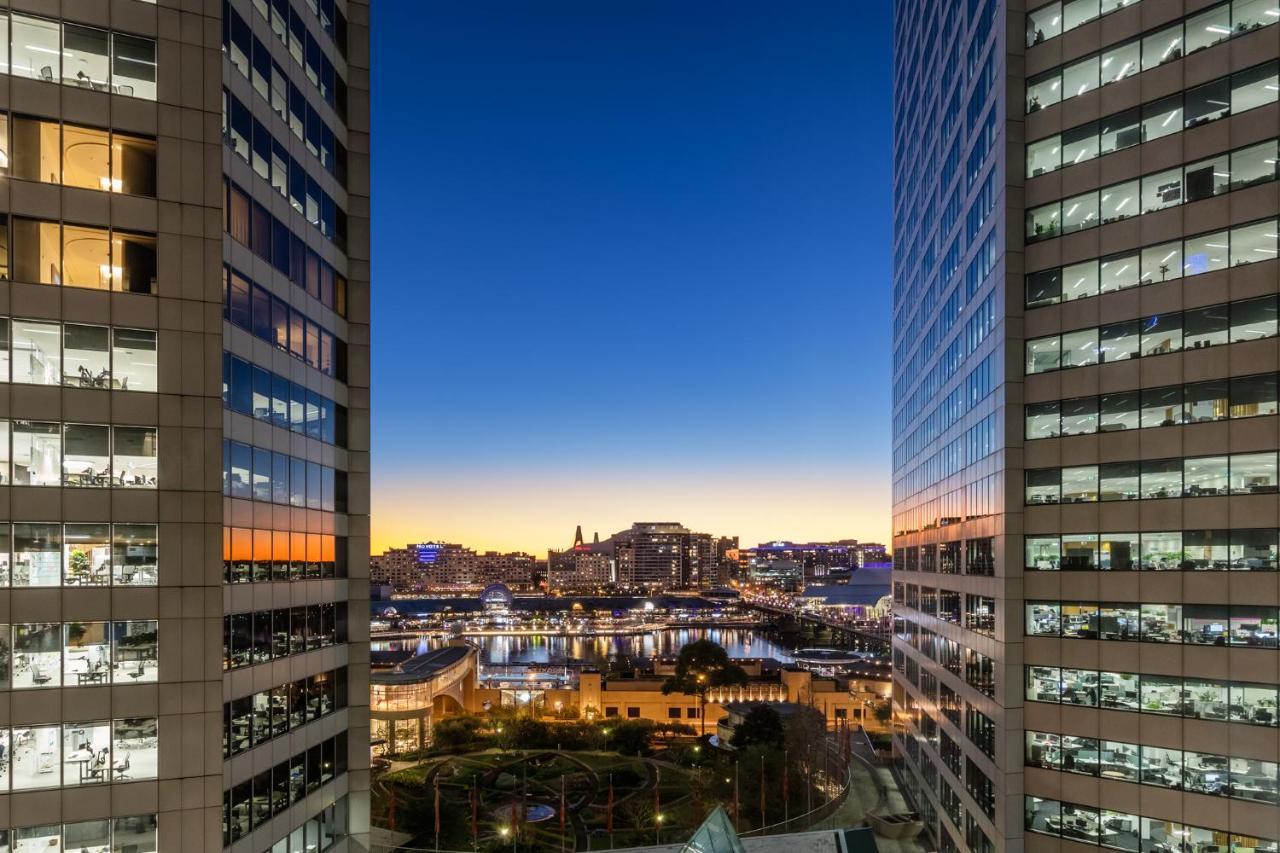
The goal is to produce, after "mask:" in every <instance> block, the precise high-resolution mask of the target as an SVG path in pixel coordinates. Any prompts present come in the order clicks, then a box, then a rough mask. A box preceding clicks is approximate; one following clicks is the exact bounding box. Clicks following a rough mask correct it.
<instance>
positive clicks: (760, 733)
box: [729, 705, 785, 749]
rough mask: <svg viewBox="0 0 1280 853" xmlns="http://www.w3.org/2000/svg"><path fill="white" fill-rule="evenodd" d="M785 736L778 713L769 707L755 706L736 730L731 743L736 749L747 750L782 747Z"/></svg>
mask: <svg viewBox="0 0 1280 853" xmlns="http://www.w3.org/2000/svg"><path fill="white" fill-rule="evenodd" d="M784 736H785V733H784V732H783V730H782V717H780V716H778V712H777V711H775V710H773V709H772V708H770V707H769V706H768V705H755V706H753V707H752V708H751V710H750V711H748V712H747V715H746V716H745V717H743V719H742V722H741V723H739V724H738V725H737V727H735V728H734V730H733V739H732V740H730V741H729V742H730V743H731V744H733V747H734V749H746V748H747V747H748V746H753V745H759V746H781V745H782V740H783V737H784Z"/></svg>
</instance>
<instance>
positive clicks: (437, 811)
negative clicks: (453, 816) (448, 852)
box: [435, 771, 440, 850]
mask: <svg viewBox="0 0 1280 853" xmlns="http://www.w3.org/2000/svg"><path fill="white" fill-rule="evenodd" d="M436 772H437V774H438V773H439V771H436ZM435 782H436V850H439V849H440V777H439V775H437V776H436V779H435Z"/></svg>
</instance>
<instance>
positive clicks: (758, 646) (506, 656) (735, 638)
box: [372, 628, 792, 666]
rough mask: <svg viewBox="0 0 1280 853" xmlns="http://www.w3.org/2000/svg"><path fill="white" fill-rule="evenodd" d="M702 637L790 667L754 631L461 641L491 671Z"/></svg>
mask: <svg viewBox="0 0 1280 853" xmlns="http://www.w3.org/2000/svg"><path fill="white" fill-rule="evenodd" d="M703 637H706V638H709V639H711V640H714V641H715V642H717V643H719V644H720V645H721V646H723V647H724V648H725V650H726V651H727V652H728V653H729V657H731V658H773V659H774V660H776V661H778V662H780V663H791V661H792V657H791V655H790V654H789V652H788V650H787V649H786V648H785V647H783V646H780V645H778V644H777V643H775V642H773V641H772V640H770V639H768V638H767V637H765V636H763V635H762V634H759V633H757V632H755V631H752V630H748V629H740V628H668V629H663V630H661V631H658V632H656V633H652V634H638V635H627V636H599V637H562V636H559V635H556V634H545V635H542V636H534V637H529V636H510V635H505V636H496V637H495V636H483V637H468V638H467V640H468V641H469V642H471V643H472V644H474V645H476V646H479V648H480V649H481V656H482V657H481V660H482V661H483V662H484V663H485V664H488V665H491V666H506V665H511V664H515V665H519V664H531V663H532V664H560V663H571V662H575V661H577V662H586V663H593V664H603V663H604V662H606V661H608V660H611V659H615V658H621V657H630V658H632V659H633V660H634V659H641V658H651V657H654V656H655V655H656V656H658V657H675V656H676V655H677V654H679V652H680V648H681V646H683V645H685V644H686V643H691V642H693V641H694V640H697V639H701V638H703ZM447 642H448V641H447V640H446V639H444V638H440V637H428V636H425V635H419V636H418V637H416V638H415V639H406V640H374V641H373V644H372V645H373V650H374V651H405V650H407V649H412V650H413V653H414V654H422V653H423V652H428V651H431V650H432V649H437V648H440V647H441V646H443V645H446V644H447Z"/></svg>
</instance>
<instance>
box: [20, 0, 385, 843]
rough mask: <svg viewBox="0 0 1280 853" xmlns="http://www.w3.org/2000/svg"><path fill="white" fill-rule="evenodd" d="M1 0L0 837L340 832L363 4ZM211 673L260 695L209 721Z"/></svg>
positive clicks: (359, 323)
mask: <svg viewBox="0 0 1280 853" xmlns="http://www.w3.org/2000/svg"><path fill="white" fill-rule="evenodd" d="M19 6H20V7H21V8H19V9H10V8H8V7H7V6H6V8H5V9H3V10H0V70H2V71H3V72H4V73H3V74H0V100H2V101H3V103H2V104H0V177H2V178H3V180H0V208H2V209H3V212H0V315H3V316H0V395H2V396H3V400H4V403H3V407H4V412H3V414H4V418H3V419H2V420H0V492H2V494H0V512H3V513H5V515H4V516H3V518H0V587H3V589H2V591H0V608H2V609H3V617H4V618H3V620H2V622H3V624H0V690H3V691H4V695H5V703H4V708H5V712H4V720H3V726H2V727H0V801H2V803H3V808H2V809H0V849H5V850H8V849H15V850H19V849H37V848H39V849H42V850H43V849H58V850H63V849H70V850H112V851H135V853H153V851H157V850H191V851H206V850H220V849H223V848H225V847H228V846H230V847H231V848H232V849H235V850H246V851H247V850H252V851H254V853H260V851H263V850H272V851H275V853H289V851H292V850H322V849H323V850H329V849H332V850H349V849H356V850H358V849H365V847H366V846H367V832H368V830H367V822H368V817H367V813H368V805H367V788H368V773H367V768H368V750H367V749H366V748H365V747H364V743H365V742H366V741H367V737H368V711H367V692H368V686H367V655H368V644H367V614H368V604H367V600H361V599H367V592H365V590H366V589H367V583H365V582H364V581H365V580H366V574H365V572H366V565H367V541H368V539H367V537H368V534H367V523H368V522H367V518H368V508H367V507H368V495H367V493H368V480H367V475H366V474H365V473H364V472H365V471H367V449H368V448H367V438H366V437H365V435H366V434H367V424H368V409H367V406H368V402H367V401H368V380H369V376H368V368H367V357H366V348H367V337H368V326H367V311H368V289H369V287H368V218H367V217H368V160H367V150H368V97H367V86H368V29H367V17H368V8H367V5H365V4H364V3H361V2H357V0H351V2H342V3H341V4H340V7H335V6H334V3H333V2H332V0H326V2H320V3H317V2H311V3H307V2H305V0H276V2H273V3H270V4H267V3H263V2H257V3H250V2H246V1H245V0H237V2H234V3H231V4H230V5H228V6H221V5H219V4H216V3H206V4H204V5H203V7H201V9H200V10H199V11H194V10H193V8H192V7H191V5H190V4H183V3H178V2H176V0H158V2H145V0H118V2H114V3H110V4H92V3H91V4H74V3H66V4H62V3H27V4H19ZM237 15H238V16H239V17H236V16H237ZM236 22H238V23H236ZM232 33H234V39H231V38H230V36H231V34H232ZM224 37H225V40H224ZM246 39H248V40H247V41H246ZM245 44H248V45H249V48H248V52H247V53H245V52H244V51H243V45H245ZM235 46H240V47H241V51H240V52H239V53H237V51H236V49H234V48H235ZM250 55H252V57H253V61H252V63H251V64H250V63H249V62H248V57H249V56H250ZM313 72H314V73H313ZM264 73H265V77H261V75H262V74H264ZM313 77H314V79H312V78H313ZM263 81H269V82H267V85H266V88H265V94H264V93H263V92H264V89H263V87H262V85H261V83H262V82H263ZM343 81H344V82H343ZM291 85H292V86H293V88H292V89H291V88H289V87H290V86H291ZM294 90H296V98H293V97H292V96H293V95H294V94H295V91H294ZM282 91H283V92H287V93H288V95H286V96H285V101H286V103H287V104H288V106H287V107H286V108H285V111H284V114H283V116H282V115H281V114H279V112H278V111H273V109H272V103H273V101H272V96H273V95H276V94H278V93H279V92H282ZM232 92H234V93H235V96H234V98H233V97H232V94H231V93H232ZM339 92H341V99H340V100H339V97H338V93H339ZM235 99H238V100H235ZM235 104H238V105H239V106H234V105H235ZM245 109H247V110H248V114H249V115H250V116H251V119H250V121H249V123H248V125H247V126H248V127H249V128H250V131H249V132H250V136H252V138H253V145H252V147H251V148H250V149H248V150H250V151H252V152H253V154H252V155H247V154H246V155H244V156H245V159H244V160H242V159H241V157H240V156H237V155H240V154H242V148H241V144H240V143H241V141H242V140H241V138H240V137H238V136H237V135H236V134H235V133H233V132H232V130H231V125H232V124H234V125H235V126H236V127H237V128H239V129H240V130H243V128H244V127H245V126H246V125H245V124H244V122H243V120H242V119H243V115H242V114H241V113H238V112H237V110H245ZM312 113H314V122H319V124H316V125H315V126H316V127H317V128H320V129H321V130H325V129H327V130H328V131H330V132H329V133H328V135H327V136H326V135H325V134H324V133H323V132H322V133H321V134H320V136H319V137H316V138H318V139H319V140H320V142H321V146H320V147H318V148H317V149H316V151H315V152H312V151H311V150H310V149H309V147H308V143H309V142H310V141H312V139H313V137H312V136H311V135H309V133H310V130H311V128H312V125H313V116H312ZM298 116H304V117H305V119H304V120H303V122H302V124H301V125H300V126H301V128H302V129H303V131H304V132H303V134H302V136H297V135H296V133H295V132H292V131H291V127H292V125H291V121H292V119H294V118H296V117H298ZM229 118H230V119H235V121H232V122H229ZM214 128H220V130H219V131H218V132H216V133H215V130H214ZM264 151H265V152H267V154H268V157H267V159H266V161H265V163H266V169H267V176H271V175H275V174H279V172H278V170H277V164H283V165H282V168H284V171H285V172H288V171H289V170H291V169H292V170H294V171H295V172H296V173H297V175H298V176H300V180H301V185H302V186H303V187H304V189H303V191H302V195H301V196H300V198H301V199H302V212H296V211H295V209H294V207H293V206H291V204H290V201H289V193H288V192H286V193H285V194H284V195H283V196H281V195H280V190H279V188H278V186H276V185H275V184H273V183H271V182H269V181H268V180H267V179H266V178H264V177H261V175H262V171H261V169H262V166H263V163H262V162H259V161H258V160H257V159H256V158H257V157H258V156H259V155H260V154H262V152H264ZM339 153H341V160H342V162H343V164H344V165H343V167H342V168H341V169H339V168H338V162H339V157H338V155H339ZM326 155H327V157H328V160H326V159H325V156H326ZM326 163H328V164H329V165H328V166H326ZM255 172H256V173H257V174H255ZM291 174H292V173H291ZM313 179H314V186H312V181H313ZM292 186H293V182H292V177H291V178H290V180H288V181H286V182H285V187H286V189H287V190H289V191H291V188H292ZM281 201H283V204H281V203H280V202H281ZM312 202H317V203H316V204H312ZM338 205H341V209H342V210H343V213H342V214H341V216H339V214H338ZM308 211H311V212H317V211H318V213H319V215H318V216H308V215H307V212H308ZM318 223H319V224H318ZM339 223H341V227H339ZM264 234H265V235H268V239H267V240H266V241H265V242H263V241H262V239H261V238H262V236H263V235H264ZM272 247H276V248H279V249H281V251H283V252H284V255H283V256H279V255H275V254H274V253H273V250H272ZM286 260H287V262H286ZM294 261H297V262H298V265H297V266H295V265H294ZM313 269H314V270H315V272H316V276H315V279H314V281H315V283H316V285H317V289H316V290H315V292H314V295H313V293H312V291H311V290H310V287H309V285H310V283H311V282H312V278H311V276H310V271H311V270H313ZM250 279H252V281H254V282H256V284H255V285H253V289H252V296H251V297H249V298H248V301H242V300H240V299H239V296H238V294H240V293H241V290H240V289H239V285H238V284H236V283H235V282H240V283H243V284H245V286H246V287H248V282H249V281H250ZM339 280H340V281H341V287H340V288H339V286H338V284H337V283H338V281H339ZM326 283H327V285H328V290H325V289H324V287H323V285H325V284H326ZM339 290H341V292H342V293H343V297H342V302H341V304H339V303H338V301H337V299H336V296H333V297H332V298H328V299H326V298H325V295H326V294H331V295H332V294H336V293H337V292H339ZM243 292H244V293H245V294H248V293H250V291H249V290H244V291H243ZM262 305H266V306H267V309H266V310H267V311H268V316H271V312H272V311H275V312H276V313H275V315H274V320H272V322H270V323H267V324H266V325H265V326H255V325H254V323H256V322H258V318H259V316H260V315H259V313H258V312H259V311H260V309H261V306H262ZM244 312H249V313H244ZM250 318H252V320H251V319H250ZM263 329H272V330H275V332H274V333H275V334H276V335H277V337H275V338H274V343H272V342H268V341H264V340H262V338H263V337H264V336H263V334H261V332H262V330H263ZM255 330H257V331H258V335H257V338H258V339H254V337H253V335H254V332H255ZM281 333H283V334H284V337H283V338H281V337H279V336H278V335H279V334H281ZM295 334H296V335H297V337H295ZM267 337H268V338H269V337H270V336H267ZM295 341H297V346H296V348H295V346H294V342H295ZM233 365H234V366H233ZM242 379H245V380H246V381H247V384H241V380H242ZM220 380H221V383H220ZM220 385H221V387H220ZM242 392H244V393H247V397H244V398H242V397H241V396H238V395H240V394H241V393H242ZM245 400H247V402H246V403H245V405H244V406H243V407H242V406H241V405H240V404H241V402H242V401H245ZM241 412H247V413H248V414H243V415H242V414H240V413H241ZM277 415H278V416H279V419H275V418H277ZM232 439H234V440H235V441H236V442H237V444H236V445H235V446H234V448H233V445H232V444H231V443H230V442H231V440H232ZM241 448H249V452H248V455H247V456H246V455H245V453H244V452H243V451H242V450H241ZM263 454H265V455H263ZM219 460H221V464H218V465H215V464H214V463H215V462H219ZM246 460H248V461H247V464H246ZM263 460H265V464H264V465H263V466H261V467H259V462H261V461H263ZM273 465H274V466H275V467H273ZM313 473H314V475H315V478H314V481H313V480H312V474H313ZM260 477H265V479H259V478H260ZM313 482H314V487H313V485H312V483H313ZM281 483H282V484H283V486H282V487H283V491H281V492H273V489H275V488H280V486H281ZM275 495H280V496H282V499H280V500H273V496H275ZM264 496H265V497H264ZM313 498H314V504H313ZM295 499H297V500H298V501H300V502H295ZM255 501H257V502H255ZM273 503H278V504H280V505H279V506H273V505H272V504H273ZM348 575H349V576H350V577H352V578H357V579H358V580H357V581H356V582H354V585H353V587H352V590H353V592H352V593H351V594H350V595H349V594H348V590H347V583H348V581H347V577H348ZM255 582H257V583H255ZM242 584H243V585H242ZM349 599H351V600H350V601H349ZM348 608H350V613H351V614H353V615H352V616H349V615H348ZM264 614H265V616H264ZM362 626H364V627H362ZM220 638H221V641H222V642H221V644H220V643H219V639H220ZM220 645H221V648H220ZM232 668H234V669H236V670H239V671H236V672H231V671H230V670H231V669H232ZM348 697H350V701H348ZM362 697H364V698H362ZM244 703H249V704H250V705H253V706H255V707H258V706H259V703H265V707H266V709H267V713H266V719H269V720H270V723H269V724H268V725H266V727H265V728H264V727H263V726H262V725H261V720H262V716H261V712H260V714H259V717H258V718H257V719H255V720H254V724H253V725H252V726H251V727H250V728H249V729H245V730H243V731H241V730H240V729H236V730H234V731H233V730H232V728H231V727H230V726H229V725H228V723H227V720H228V719H229V714H230V710H231V708H232V707H233V706H235V707H240V706H241V705H243V704H244ZM362 709H363V710H362ZM242 735H243V737H242ZM268 740H270V741H271V743H270V744H269V745H268V744H267V741H268ZM240 743H244V744H246V747H245V748H244V749H243V750H239V751H243V752H245V753H246V755H245V756H244V757H235V758H232V755H233V752H236V751H237V745H238V744H240ZM259 794H262V795H265V796H266V799H265V805H264V804H263V800H262V799H261V798H260V797H259V796H258V795H259ZM237 826H240V827H242V830H243V831H240V832H237V831H236V827H237Z"/></svg>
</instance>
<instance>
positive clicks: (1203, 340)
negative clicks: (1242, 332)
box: [1182, 305, 1230, 349]
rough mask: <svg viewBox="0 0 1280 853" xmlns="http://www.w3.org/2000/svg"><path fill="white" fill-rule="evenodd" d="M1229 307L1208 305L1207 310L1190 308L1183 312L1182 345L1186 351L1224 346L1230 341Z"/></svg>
mask: <svg viewBox="0 0 1280 853" xmlns="http://www.w3.org/2000/svg"><path fill="white" fill-rule="evenodd" d="M1228 311H1229V307H1228V306H1226V305H1210V306H1209V307H1207V308H1192V309H1189V310H1187V311H1184V312H1183V315H1182V327H1183V345H1184V346H1185V348H1186V349H1200V348H1201V347H1208V346H1216V345H1218V344H1225V343H1227V342H1228V341H1229V340H1230V323H1229V322H1228V319H1227V315H1228Z"/></svg>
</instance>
